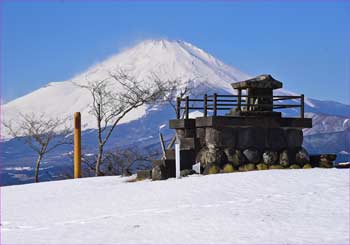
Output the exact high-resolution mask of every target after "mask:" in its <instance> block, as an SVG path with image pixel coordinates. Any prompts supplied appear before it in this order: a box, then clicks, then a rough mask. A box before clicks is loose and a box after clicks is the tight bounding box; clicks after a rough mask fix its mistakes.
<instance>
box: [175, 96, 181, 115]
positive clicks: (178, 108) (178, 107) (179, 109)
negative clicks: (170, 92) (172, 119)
mask: <svg viewBox="0 0 350 245" xmlns="http://www.w3.org/2000/svg"><path fill="white" fill-rule="evenodd" d="M180 114H181V98H180V97H177V98H176V119H180Z"/></svg>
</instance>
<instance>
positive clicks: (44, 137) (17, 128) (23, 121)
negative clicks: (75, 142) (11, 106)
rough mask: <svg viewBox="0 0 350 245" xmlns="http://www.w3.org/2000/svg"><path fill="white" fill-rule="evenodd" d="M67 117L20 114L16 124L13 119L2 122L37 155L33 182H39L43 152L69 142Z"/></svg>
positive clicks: (13, 135)
mask: <svg viewBox="0 0 350 245" xmlns="http://www.w3.org/2000/svg"><path fill="white" fill-rule="evenodd" d="M66 121H67V119H59V118H49V117H47V116H46V115H45V114H41V115H40V116H35V115H34V114H20V117H19V120H18V121H16V125H14V124H13V121H8V122H3V125H4V127H5V128H6V129H7V130H8V133H9V134H10V135H11V136H12V137H14V138H17V139H23V140H24V143H25V144H26V145H27V146H29V148H30V149H32V150H33V151H35V152H36V153H37V155H38V157H37V160H36V164H35V182H39V170H40V164H41V161H42V159H43V157H44V156H45V154H47V153H49V152H51V151H52V150H54V149H56V148H57V147H59V146H61V145H63V144H71V143H72V139H71V137H69V134H70V133H71V131H70V130H69V129H68V127H67V126H66V125H65V123H66Z"/></svg>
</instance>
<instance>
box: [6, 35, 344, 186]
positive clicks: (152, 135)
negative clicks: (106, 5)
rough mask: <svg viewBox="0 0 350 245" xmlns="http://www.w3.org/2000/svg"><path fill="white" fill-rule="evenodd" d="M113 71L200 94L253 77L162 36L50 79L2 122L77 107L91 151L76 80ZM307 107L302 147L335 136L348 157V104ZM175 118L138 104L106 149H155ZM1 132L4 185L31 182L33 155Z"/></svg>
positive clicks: (85, 102)
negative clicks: (65, 78)
mask: <svg viewBox="0 0 350 245" xmlns="http://www.w3.org/2000/svg"><path fill="white" fill-rule="evenodd" d="M115 70H123V71H125V72H127V73H128V74H129V75H130V76H132V77H134V78H136V79H137V80H139V81H144V82H147V81H148V80H150V79H152V78H154V76H155V75H156V76H157V78H159V79H160V80H161V81H164V82H166V81H172V80H178V81H180V83H181V84H184V86H189V87H191V88H194V90H195V91H196V93H198V94H200V93H202V92H203V93H204V91H205V92H209V93H211V92H214V91H215V92H218V93H226V94H229V93H233V89H232V87H231V85H230V84H231V83H233V82H237V81H241V80H245V79H248V78H250V77H252V75H249V74H246V73H244V72H241V71H239V70H238V69H236V68H234V67H232V66H229V65H226V64H225V63H224V62H222V61H220V60H218V59H216V58H215V57H213V56H212V55H210V54H208V53H206V52H205V51H203V50H202V49H200V48H198V47H196V46H194V45H192V44H190V43H187V42H184V41H172V40H163V39H161V40H146V41H144V42H141V43H139V44H138V45H136V46H135V47H132V48H130V49H127V50H125V51H123V52H121V53H119V54H117V55H113V56H111V57H110V58H108V59H107V60H105V61H103V62H101V63H99V64H97V65H94V66H92V67H90V68H89V69H87V70H86V71H84V72H82V73H81V74H79V75H76V76H74V77H73V78H71V79H70V80H68V81H61V82H50V83H48V84H47V85H46V86H44V87H42V88H40V89H38V90H35V91H33V92H31V93H29V94H27V95H25V96H23V97H20V98H17V99H15V100H13V101H10V102H8V103H6V104H4V105H2V113H3V118H4V120H6V121H10V120H13V121H14V122H15V119H16V117H17V116H18V114H19V113H38V112H40V113H44V114H45V115H47V116H50V117H58V116H59V117H62V118H66V117H69V118H72V115H73V113H74V112H76V111H80V112H81V114H82V128H83V135H82V140H83V149H84V151H85V152H91V153H94V151H95V148H96V143H95V142H96V137H95V134H96V130H95V128H96V126H95V125H96V121H95V118H94V117H93V116H92V115H90V114H89V105H90V103H91V101H92V98H91V95H90V94H89V91H87V90H84V89H82V88H81V87H79V86H76V84H79V85H84V84H86V83H88V82H89V81H97V80H102V79H104V78H106V76H108V75H109V72H110V71H115ZM254 75H258V74H254ZM282 80H283V79H282ZM277 93H279V94H294V93H293V92H289V91H286V90H283V89H280V90H278V91H277ZM305 106H306V108H305V110H306V112H309V114H308V115H309V116H310V117H313V118H315V119H316V120H315V121H314V127H313V129H309V130H307V131H305V135H306V137H305V142H304V143H305V145H306V147H312V149H316V150H315V151H317V150H319V151H321V152H325V151H326V152H327V148H325V147H323V145H325V144H324V136H325V135H326V134H328V135H332V136H334V135H337V136H336V137H335V136H334V137H333V138H332V137H328V138H332V139H333V140H334V141H335V144H337V146H338V147H337V149H336V151H337V153H341V154H343V155H344V154H345V155H346V156H348V155H347V154H348V152H349V150H348V145H347V144H348V143H347V142H346V134H349V128H350V120H349V119H350V116H349V115H350V105H345V104H341V103H338V102H334V101H322V100H317V99H311V98H306V99H305ZM194 113H196V112H194ZM198 113H200V112H197V115H198ZM286 113H287V115H293V114H295V113H296V112H295V111H293V110H288V111H286ZM174 117H175V115H174V112H173V111H172V109H171V107H170V106H169V105H162V106H148V105H145V106H142V107H139V108H137V109H136V110H134V111H132V112H130V113H129V114H127V116H126V117H125V118H124V119H123V120H122V122H121V123H122V124H121V125H119V126H118V127H117V129H116V130H115V132H114V133H113V135H112V138H111V139H110V141H109V147H110V148H111V149H112V148H114V147H121V146H126V145H134V144H138V145H143V146H145V147H146V146H147V147H158V145H157V144H159V142H158V131H159V130H160V129H159V127H160V126H161V125H164V124H167V121H168V120H169V119H170V118H174ZM315 123H316V124H315ZM71 125H72V123H71ZM1 132H2V137H3V139H2V142H1V148H2V154H1V162H2V170H3V171H2V173H1V175H2V178H1V179H2V182H3V183H2V184H3V185H4V184H16V183H25V182H30V181H31V176H32V172H33V169H32V167H33V162H34V158H35V156H34V155H33V154H32V153H31V152H30V151H29V150H28V149H27V148H26V146H25V145H24V144H23V141H21V140H17V139H11V137H10V136H9V135H8V134H6V130H4V129H3V128H2V130H1ZM162 132H163V134H164V135H165V139H169V138H171V136H172V134H173V132H171V131H170V130H169V129H162ZM308 135H310V136H312V140H308V138H307V137H308ZM344 137H345V138H344ZM321 139H322V140H321ZM318 142H323V143H322V144H323V145H318ZM311 143H312V145H311ZM308 144H309V145H308ZM326 145H328V146H329V145H333V144H326ZM71 148H72V147H71V146H70V147H61V148H58V149H57V151H55V152H54V153H52V154H50V155H48V156H47V157H46V160H45V161H44V162H43V165H42V168H43V169H44V170H47V171H46V172H47V174H45V171H41V172H42V175H43V176H41V179H45V178H46V179H52V178H53V179H58V178H60V174H58V173H59V172H60V171H61V170H62V169H63V168H67V166H70V165H71V160H70V159H68V158H67V152H70V151H71V150H72V149H71ZM330 150H333V148H332V149H330ZM49 172H50V174H49ZM48 174H49V175H50V176H49V175H48Z"/></svg>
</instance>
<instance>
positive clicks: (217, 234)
mask: <svg viewBox="0 0 350 245" xmlns="http://www.w3.org/2000/svg"><path fill="white" fill-rule="evenodd" d="M125 181H126V178H120V177H100V178H89V179H81V180H67V181H57V182H49V183H41V184H29V185H22V186H11V187H4V188H2V199H1V206H2V217H1V219H2V226H1V234H2V241H1V242H2V243H7V244H9V243H15V244H19V243H29V244H38V243H42V244H43V243H45V244H49V243H55V244H61V243H70V244H78V243H85V244H92V243H94V244H97V243H98V244H106V243H124V244H125V243H133V244H135V243H136V244H139V243H148V244H150V243H152V244H155V243H172V244H176V243H197V244H198V243H202V244H205V243H241V244H242V243H280V244H286V243H289V244H290V243H292V244H293V243H294V244H296V243H304V244H305V243H324V244H329V243H338V244H339V243H343V244H348V243H349V171H348V170H339V169H309V170H269V171H259V172H248V173H233V174H220V175H212V176H193V177H188V178H183V179H181V180H176V179H170V180H167V181H159V182H150V181H142V182H135V183H126V182H125Z"/></svg>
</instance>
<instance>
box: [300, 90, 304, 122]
mask: <svg viewBox="0 0 350 245" xmlns="http://www.w3.org/2000/svg"><path fill="white" fill-rule="evenodd" d="M300 104H301V105H300V117H301V118H304V95H303V94H302V95H301V96H300Z"/></svg>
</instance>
